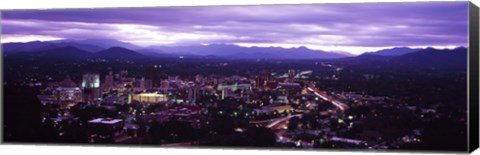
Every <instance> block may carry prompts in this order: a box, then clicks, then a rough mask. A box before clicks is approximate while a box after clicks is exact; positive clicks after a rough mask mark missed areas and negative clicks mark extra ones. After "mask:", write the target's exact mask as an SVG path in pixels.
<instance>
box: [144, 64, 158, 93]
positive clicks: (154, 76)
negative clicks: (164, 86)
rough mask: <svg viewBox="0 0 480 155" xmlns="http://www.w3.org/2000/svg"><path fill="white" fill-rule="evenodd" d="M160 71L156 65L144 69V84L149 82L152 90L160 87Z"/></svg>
mask: <svg viewBox="0 0 480 155" xmlns="http://www.w3.org/2000/svg"><path fill="white" fill-rule="evenodd" d="M160 71H161V70H160V66H157V65H155V66H150V67H147V68H145V83H146V81H147V80H150V81H151V84H152V87H154V88H157V87H160V81H161V72H160ZM145 87H146V86H145ZM147 89H148V88H147Z"/></svg>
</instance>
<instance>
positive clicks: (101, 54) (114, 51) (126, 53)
mask: <svg viewBox="0 0 480 155" xmlns="http://www.w3.org/2000/svg"><path fill="white" fill-rule="evenodd" d="M92 56H93V57H94V58H104V59H123V60H126V59H140V58H147V57H146V56H145V55H143V54H140V53H138V52H135V51H133V50H129V49H126V48H123V47H111V48H109V49H106V50H102V51H98V52H96V53H93V54H92Z"/></svg>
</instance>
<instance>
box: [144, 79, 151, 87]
mask: <svg viewBox="0 0 480 155" xmlns="http://www.w3.org/2000/svg"><path fill="white" fill-rule="evenodd" d="M144 85H145V89H152V88H153V84H152V80H150V79H145V81H144Z"/></svg>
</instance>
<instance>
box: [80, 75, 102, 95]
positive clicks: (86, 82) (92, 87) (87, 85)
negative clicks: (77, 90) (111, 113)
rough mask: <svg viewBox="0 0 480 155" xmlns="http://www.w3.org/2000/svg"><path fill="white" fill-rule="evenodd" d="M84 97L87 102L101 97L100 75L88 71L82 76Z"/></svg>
mask: <svg viewBox="0 0 480 155" xmlns="http://www.w3.org/2000/svg"><path fill="white" fill-rule="evenodd" d="M82 89H83V97H84V100H85V102H93V101H95V100H97V99H99V98H100V97H101V92H100V75H98V74H93V73H87V74H83V78H82Z"/></svg>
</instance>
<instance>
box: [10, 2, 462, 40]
mask: <svg viewBox="0 0 480 155" xmlns="http://www.w3.org/2000/svg"><path fill="white" fill-rule="evenodd" d="M2 15H3V21H2V28H3V29H2V31H3V34H4V35H13V34H15V35H17V36H18V35H19V34H24V35H32V34H33V35H47V36H54V37H61V38H105V37H107V38H108V37H110V38H112V39H119V40H123V41H130V42H133V43H137V44H143V45H161V44H195V43H250V44H255V43H259V44H260V43H261V44H269V43H271V44H297V45H315V46H352V47H353V46H355V47H388V46H447V45H457V46H466V45H467V39H468V38H467V37H468V31H467V30H468V28H467V26H468V2H416V3H415V2H414V3H411V2H410V3H363V4H360V3H357V4H318V5H262V6H221V7H219V6H209V7H157V8H104V9H98V8H97V9H63V10H10V11H3V12H2Z"/></svg>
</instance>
